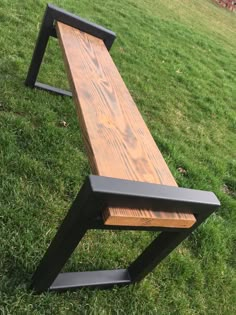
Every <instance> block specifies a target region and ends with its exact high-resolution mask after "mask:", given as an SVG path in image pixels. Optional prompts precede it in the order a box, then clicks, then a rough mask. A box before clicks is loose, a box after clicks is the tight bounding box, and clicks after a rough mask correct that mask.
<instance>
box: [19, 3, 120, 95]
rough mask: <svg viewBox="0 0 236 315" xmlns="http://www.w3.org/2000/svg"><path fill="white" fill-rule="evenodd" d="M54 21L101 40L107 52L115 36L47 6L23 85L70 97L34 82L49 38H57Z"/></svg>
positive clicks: (58, 89)
mask: <svg viewBox="0 0 236 315" xmlns="http://www.w3.org/2000/svg"><path fill="white" fill-rule="evenodd" d="M55 21H58V22H62V23H64V24H67V25H70V26H72V27H74V28H77V29H80V30H81V31H83V32H86V33H88V34H90V35H93V36H96V37H98V38H101V39H102V40H103V41H104V43H105V45H106V47H107V49H108V50H110V48H111V46H112V44H113V42H114V40H115V38H116V35H115V33H113V32H112V31H110V30H108V29H106V28H104V27H102V26H99V25H97V24H95V23H92V22H89V21H87V20H85V19H83V18H81V17H79V16H77V15H74V14H71V13H69V12H66V11H64V10H63V9H61V8H58V7H56V6H54V5H52V4H48V5H47V7H46V10H45V13H44V17H43V20H42V24H41V28H40V31H39V35H38V39H37V42H36V45H35V49H34V53H33V57H32V60H31V64H30V67H29V70H28V74H27V77H26V80H25V85H26V86H28V87H31V88H34V87H36V88H39V89H43V90H46V91H49V92H52V93H56V94H59V95H63V96H72V93H71V92H70V91H66V90H63V89H60V88H56V87H53V86H50V85H48V84H44V83H40V82H36V79H37V76H38V73H39V69H40V66H41V63H42V60H43V56H44V53H45V50H46V47H47V43H48V40H49V37H50V36H52V37H57V33H56V29H55Z"/></svg>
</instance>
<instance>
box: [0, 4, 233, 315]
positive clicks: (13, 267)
mask: <svg viewBox="0 0 236 315" xmlns="http://www.w3.org/2000/svg"><path fill="white" fill-rule="evenodd" d="M54 3H55V4H57V5H58V6H61V7H63V8H65V9H66V10H68V11H71V12H74V13H77V14H79V15H81V16H83V17H85V18H87V19H90V20H92V21H94V22H96V23H98V24H101V25H104V26H105V27H108V28H111V29H112V30H114V31H115V32H116V33H117V35H118V37H117V40H116V42H115V44H114V46H113V48H112V51H111V54H112V56H113V58H114V60H115V63H116V65H117V67H118V69H119V70H120V72H121V74H122V77H123V79H124V81H125V82H126V84H127V86H128V88H129V90H130V92H131V94H132V96H133V97H134V99H135V101H136V103H137V106H138V107H139V109H140V111H141V113H142V115H143V117H144V119H145V121H146V123H147V125H148V127H149V128H150V130H151V133H152V135H153V137H154V139H155V141H156V142H157V144H158V147H159V148H160V149H161V151H162V153H163V155H164V157H165V159H166V161H167V163H168V165H169V167H170V169H171V171H172V172H173V174H174V175H175V177H176V179H177V181H178V184H179V185H180V186H183V187H190V188H195V189H205V190H212V191H214V192H215V193H216V194H217V196H218V197H219V199H220V201H221V202H222V207H221V209H220V210H219V211H218V213H216V214H214V215H212V216H211V217H210V218H209V219H208V220H207V222H206V223H204V224H203V225H202V226H201V227H200V228H199V229H198V230H197V231H196V232H195V233H194V234H193V235H192V236H191V237H190V238H189V239H188V240H187V241H185V242H184V244H183V245H181V246H180V247H179V248H178V249H177V250H176V251H175V252H173V253H172V254H171V255H170V256H169V257H168V258H167V259H166V260H165V261H164V262H163V263H162V264H161V265H159V266H158V268H156V269H155V271H154V272H153V273H152V274H150V275H149V276H148V277H147V278H146V279H145V280H144V281H143V282H141V283H140V284H138V285H135V286H130V287H124V288H120V289H118V288H114V289H112V290H105V291H102V290H101V291H98V290H94V291H91V290H85V289H83V290H80V291H77V292H73V293H69V292H67V293H63V294H55V293H45V294H42V295H33V294H32V293H31V291H29V290H28V285H29V283H30V278H31V275H32V273H33V272H34V270H35V267H36V265H37V264H38V262H39V260H40V258H41V257H42V255H43V253H44V252H45V249H46V248H47V246H48V244H49V243H50V240H51V239H52V237H53V235H54V233H55V231H56V229H57V227H58V225H59V224H60V222H61V220H62V218H63V217H64V215H65V213H66V211H67V209H68V207H69V205H70V204H71V202H72V200H73V198H74V197H75V195H76V193H77V191H78V190H79V188H80V186H81V184H82V183H83V180H84V178H85V176H86V175H88V174H89V172H90V171H89V166H88V161H87V158H86V155H85V152H84V148H83V144H82V139H81V135H80V132H79V128H78V122H77V118H76V115H75V110H74V105H73V103H72V101H71V100H70V99H68V98H62V97H60V96H55V95H51V94H48V93H46V92H42V91H39V90H30V89H28V88H26V87H25V86H24V84H23V82H24V79H25V76H26V73H27V69H28V66H29V62H30V58H31V56H32V51H33V47H34V43H35V40H36V36H37V33H38V30H39V27H40V22H41V18H42V15H43V11H44V9H45V4H46V1H43V0H41V1H39V0H38V1H33V0H28V1H25V2H23V1H20V0H12V1H11V2H10V1H7V0H1V4H0V26H1V28H0V47H1V50H0V128H1V132H0V178H1V184H0V196H1V197H0V209H1V210H0V236H1V242H0V313H1V314H4V315H5V314H99V315H101V314H158V315H162V314H163V315H167V314H180V315H184V314H225V315H231V314H232V315H233V314H235V313H236V295H235V292H236V273H235V266H236V259H235V258H236V253H235V248H236V246H235V245H236V244H235V241H236V232H235V223H236V213H235V209H236V201H235V197H236V112H235V110H236V40H235V30H236V15H235V13H231V12H228V11H227V10H224V9H222V8H219V7H218V6H216V5H215V4H214V2H212V1H210V0H209V1H207V0H199V1H194V0H192V1H189V0H183V1H177V0H175V1H164V0H159V1H154V0H145V1H144V0H127V1H125V0H120V1H112V0H107V1H102V0H95V1H90V2H88V1H85V0H80V1H76V0H67V1H66V0H57V1H55V2H54ZM41 70H42V71H41V73H40V80H41V81H43V82H49V83H50V84H52V85H56V86H61V87H66V86H67V79H66V75H65V71H64V67H63V63H62V58H61V53H60V51H59V47H58V44H57V42H56V41H55V40H51V41H50V45H49V47H48V51H47V54H46V57H45V60H44V64H43V66H42V69H41ZM61 120H65V121H66V122H67V123H68V127H67V128H63V127H61V126H60V124H59V123H60V121H61ZM179 167H182V168H184V169H185V170H186V171H187V173H186V174H185V175H183V174H180V173H179V172H178V170H177V169H178V168H179ZM154 236H155V235H153V233H147V232H142V233H139V232H99V231H91V232H89V233H88V235H86V239H85V240H84V242H82V244H81V245H80V246H79V248H78V249H79V250H78V251H76V252H75V253H74V254H73V257H72V258H71V260H70V261H69V263H68V264H67V265H66V267H65V270H70V271H75V270H87V269H90V270H95V269H96V268H104V269H105V268H112V267H124V266H127V265H128V263H129V262H130V261H132V260H133V259H134V258H135V257H136V256H137V255H138V253H139V252H141V250H142V248H144V247H145V246H146V245H147V244H148V243H149V242H150V241H151V240H152V239H153V237H154ZM104 245H107V246H106V247H105V246H104Z"/></svg>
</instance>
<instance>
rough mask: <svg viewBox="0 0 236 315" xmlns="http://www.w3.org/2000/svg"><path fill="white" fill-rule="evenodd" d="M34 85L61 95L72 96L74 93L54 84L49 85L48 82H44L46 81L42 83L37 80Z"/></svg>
mask: <svg viewBox="0 0 236 315" xmlns="http://www.w3.org/2000/svg"><path fill="white" fill-rule="evenodd" d="M34 86H35V87H36V88H38V89H40V90H45V91H48V92H52V93H56V94H59V95H61V96H70V97H72V93H71V92H70V91H66V90H63V89H59V88H57V87H54V86H51V85H48V84H44V83H41V82H35V85H34Z"/></svg>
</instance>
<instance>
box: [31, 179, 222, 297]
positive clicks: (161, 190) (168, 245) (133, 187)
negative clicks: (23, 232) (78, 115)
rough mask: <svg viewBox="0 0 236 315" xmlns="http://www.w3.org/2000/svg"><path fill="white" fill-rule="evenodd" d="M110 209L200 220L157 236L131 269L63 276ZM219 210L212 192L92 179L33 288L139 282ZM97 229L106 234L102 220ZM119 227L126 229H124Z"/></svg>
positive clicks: (80, 195)
mask: <svg viewBox="0 0 236 315" xmlns="http://www.w3.org/2000/svg"><path fill="white" fill-rule="evenodd" d="M108 206H113V207H127V208H138V209H142V208H143V207H144V206H145V207H147V208H152V209H153V210H154V211H159V210H162V211H170V210H172V211H178V210H179V211H180V210H181V211H182V212H185V211H188V212H191V213H194V214H195V216H196V219H197V221H196V223H195V224H194V225H193V226H192V227H191V228H190V229H182V228H180V229H170V230H169V231H164V232H162V233H161V234H159V236H158V237H157V238H156V239H155V240H154V241H153V242H152V243H151V244H150V245H149V246H148V247H147V248H146V249H145V250H144V251H143V253H142V254H141V255H140V256H139V257H138V258H137V259H136V260H135V261H134V262H133V263H131V265H130V266H129V267H128V268H127V269H118V270H99V271H88V272H73V273H62V274H59V272H60V271H61V269H62V267H63V266H64V264H65V263H66V261H67V260H68V258H69V257H70V255H71V254H72V252H73V251H74V249H75V248H76V246H77V245H78V243H79V242H80V241H81V239H82V238H83V236H84V235H85V233H86V231H87V230H88V229H93V228H94V221H95V220H97V218H98V217H99V216H100V217H101V213H102V210H103V209H104V207H108ZM219 206H220V202H219V200H218V199H217V197H216V196H215V195H214V194H213V193H212V192H207V191H199V190H192V189H185V188H178V187H172V186H163V185H157V184H149V183H141V182H135V181H129V180H122V179H116V178H109V177H103V176H95V175H90V176H88V177H87V179H86V180H85V183H84V185H83V186H82V188H81V190H80V192H79V193H78V195H77V197H76V199H75V201H74V202H73V204H72V206H71V208H70V210H69V211H68V214H67V215H66V217H65V219H64V221H63V222H62V224H61V226H60V228H59V229H58V232H57V234H56V235H55V237H54V239H53V241H52V243H51V245H50V246H49V248H48V250H47V252H46V254H45V255H44V257H43V259H42V261H41V262H40V264H39V266H38V268H37V270H36V272H35V274H34V276H33V281H32V286H31V287H32V289H34V290H35V291H36V292H38V293H40V292H43V291H45V290H66V289H75V288H80V287H111V286H114V285H119V286H120V285H127V284H131V283H135V282H137V281H140V280H142V279H143V278H144V277H145V276H146V275H147V274H148V273H149V272H150V271H152V270H153V268H155V266H156V265H157V264H158V263H160V262H161V261H162V260H163V259H164V258H165V257H166V256H167V255H169V253H170V252H171V251H172V250H173V249H174V248H176V247H177V246H178V245H179V244H180V243H181V242H182V241H183V240H184V239H185V238H186V237H188V236H189V235H190V234H191V233H192V232H193V231H194V230H195V229H196V228H197V227H198V226H199V225H200V224H201V223H202V222H203V221H204V220H205V219H206V218H207V217H208V216H209V215H210V214H211V213H212V212H213V211H214V210H215V209H216V208H218V207H219ZM98 225H99V224H98ZM98 225H97V226H95V228H101V229H103V228H105V229H107V226H105V225H104V224H103V223H102V221H101V220H100V226H99V227H98ZM109 228H110V229H112V228H113V227H109ZM118 228H119V229H121V230H123V228H124V227H123V226H119V227H118ZM145 229H148V228H145V227H142V230H145ZM153 230H160V228H153Z"/></svg>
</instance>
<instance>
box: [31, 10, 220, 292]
mask: <svg viewBox="0 0 236 315" xmlns="http://www.w3.org/2000/svg"><path fill="white" fill-rule="evenodd" d="M50 35H51V36H56V37H57V38H58V40H59V43H60V46H61V49H62V52H63V57H64V62H65V65H66V70H67V73H68V77H69V82H70V86H71V90H72V96H73V99H74V102H75V105H76V112H77V115H78V119H79V124H80V129H81V131H82V134H83V139H84V143H85V147H86V151H87V155H88V159H89V163H90V166H91V170H92V173H93V174H94V175H96V176H90V177H89V178H88V180H87V182H86V183H85V184H84V186H83V187H82V189H81V191H80V193H79V194H78V196H77V198H76V200H75V202H74V203H73V205H72V207H71V209H70V210H69V212H68V215H67V217H66V218H65V220H64V222H63V223H62V225H61V227H60V229H59V231H58V233H57V235H56V236H55V238H54V240H53V242H52V244H51V245H50V247H49V249H48V251H47V253H46V254H45V256H44V258H43V260H42V262H41V263H40V265H39V267H38V269H37V271H36V273H35V275H34V278H33V284H32V287H33V288H34V289H35V290H36V291H38V292H41V291H44V290H46V289H48V288H50V289H53V290H62V289H67V288H74V287H81V286H111V285H114V284H129V283H132V282H135V281H138V280H140V279H141V278H143V276H145V275H146V274H147V273H148V272H149V271H150V270H152V269H153V268H154V267H155V265H156V264H157V263H158V262H159V261H161V260H162V259H163V258H164V257H165V256H166V255H168V253H169V252H171V251H172V250H173V248H175V247H176V246H177V245H178V244H179V243H180V242H181V241H182V240H183V239H185V238H186V237H187V236H188V235H189V234H190V233H191V232H192V231H193V229H195V228H196V227H197V226H198V225H199V224H200V223H201V222H202V221H203V220H204V219H205V218H206V217H207V216H208V215H209V214H210V213H211V212H212V211H213V210H214V209H215V208H216V207H218V206H219V201H218V200H217V198H216V197H215V195H214V194H213V193H209V192H200V191H194V190H187V189H181V188H177V184H176V181H175V179H174V177H173V176H172V174H171V172H170V170H169V168H168V166H167V164H166V163H165V161H164V159H163V156H162V155H161V153H160V151H159V149H158V147H157V145H156V143H155V141H154V140H153V138H152V136H151V134H150V132H149V130H148V128H147V126H146V124H145V122H144V120H143V119H142V116H141V114H140V112H139V111H138V109H137V106H136V105H135V103H134V101H133V99H132V97H131V95H130V93H129V91H128V89H127V87H126V85H125V83H124V82H123V80H122V78H121V76H120V74H119V72H118V70H117V68H116V66H115V64H114V62H113V60H112V58H111V56H110V54H109V51H108V48H110V46H111V44H112V41H113V40H114V34H113V33H112V32H111V31H108V30H105V29H104V28H101V27H99V26H97V25H94V24H91V23H89V22H87V21H85V20H83V19H81V18H79V17H76V16H74V15H72V14H70V13H67V12H64V11H63V10H61V9H59V8H56V7H54V6H52V5H49V6H48V7H47V9H46V12H45V16H44V19H43V23H42V27H41V31H40V34H39V38H38V42H37V44H36V48H35V52H34V56H33V59H32V62H31V66H30V69H29V72H28V76H27V79H26V85H28V86H31V87H39V88H44V89H47V90H49V91H52V92H56V93H60V94H64V95H69V94H70V93H69V92H65V91H62V90H60V89H57V88H53V87H49V86H47V85H45V84H41V83H37V82H36V77H37V74H38V71H39V67H40V63H41V61H42V58H43V53H44V50H45V48H46V45H47V41H48V38H49V36H50ZM84 196H86V198H85V197H84ZM94 196H96V198H95V197H94ZM198 207H199V209H200V207H201V208H203V209H204V212H203V213H201V212H200V214H199V209H198ZM86 209H87V210H86ZM86 211H87V212H86ZM87 213H90V214H89V215H88V214H87ZM75 222H76V224H75ZM78 225H79V226H80V227H79V228H78ZM89 228H102V229H110V228H119V229H125V228H129V229H147V230H165V231H166V232H162V234H161V235H160V237H158V238H157V239H156V241H155V242H154V243H152V244H151V245H150V246H149V247H148V248H147V250H146V251H144V253H143V254H142V255H143V256H142V255H141V256H140V257H138V259H137V260H136V261H135V262H134V263H133V264H131V266H130V267H129V268H128V269H120V270H116V271H97V272H86V273H71V274H69V275H68V274H59V275H58V276H57V274H58V273H59V272H60V270H61V268H62V267H63V265H64V263H65V261H66V260H67V258H68V257H69V256H70V254H71V253H72V251H73V250H74V248H75V247H76V245H77V244H78V242H79V241H80V240H81V238H82V237H83V235H84V234H85V232H86V230H87V229H89ZM167 231H168V232H167ZM170 231H171V232H170ZM174 233H175V234H174ZM158 249H159V251H160V252H159V253H157V252H156V251H157V250H158ZM150 259H151V261H149V262H147V261H148V260H150ZM146 263H147V267H146V266H145V264H146Z"/></svg>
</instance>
